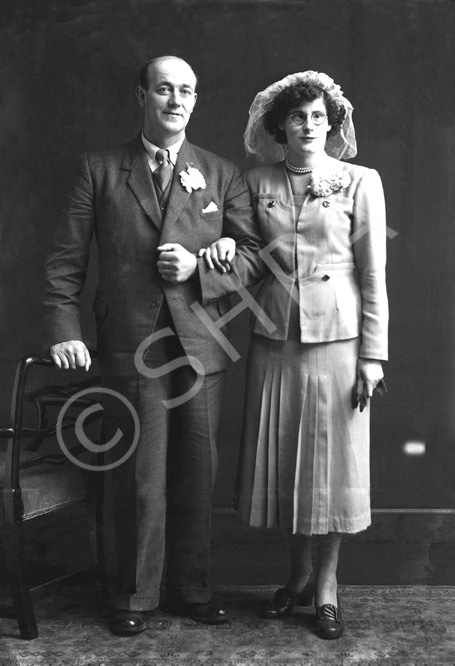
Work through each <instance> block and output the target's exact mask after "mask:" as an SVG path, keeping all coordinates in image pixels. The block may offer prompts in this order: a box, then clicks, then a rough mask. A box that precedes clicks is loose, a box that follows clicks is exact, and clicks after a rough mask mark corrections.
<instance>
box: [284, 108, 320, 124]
mask: <svg viewBox="0 0 455 666" xmlns="http://www.w3.org/2000/svg"><path fill="white" fill-rule="evenodd" d="M288 118H290V119H291V122H293V123H294V125H303V123H304V122H305V121H306V120H308V119H309V118H311V122H312V123H313V125H322V123H323V122H324V120H325V119H326V118H327V114H326V113H324V112H323V111H313V112H312V113H303V111H294V112H293V113H290V114H289V116H288Z"/></svg>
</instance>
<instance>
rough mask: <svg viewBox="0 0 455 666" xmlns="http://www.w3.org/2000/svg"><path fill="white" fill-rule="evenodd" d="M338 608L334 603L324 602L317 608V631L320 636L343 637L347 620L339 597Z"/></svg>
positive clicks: (328, 637) (329, 637)
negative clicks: (342, 614)
mask: <svg viewBox="0 0 455 666" xmlns="http://www.w3.org/2000/svg"><path fill="white" fill-rule="evenodd" d="M337 603H338V608H337V607H336V606H333V605H332V604H324V605H323V606H319V607H318V608H316V633H317V634H318V636H319V637H320V638H325V639H328V640H330V639H332V638H341V636H342V635H343V632H344V627H345V622H344V620H343V618H342V616H341V606H340V600H339V598H338V597H337Z"/></svg>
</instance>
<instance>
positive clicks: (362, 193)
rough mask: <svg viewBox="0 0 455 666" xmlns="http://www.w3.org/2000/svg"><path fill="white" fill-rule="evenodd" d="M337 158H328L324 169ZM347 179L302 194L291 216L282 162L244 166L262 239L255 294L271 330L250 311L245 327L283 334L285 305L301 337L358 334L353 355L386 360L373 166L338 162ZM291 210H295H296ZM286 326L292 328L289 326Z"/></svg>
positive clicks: (380, 221)
mask: <svg viewBox="0 0 455 666" xmlns="http://www.w3.org/2000/svg"><path fill="white" fill-rule="evenodd" d="M340 164H341V163H340V162H338V161H337V160H334V159H332V158H328V160H327V170H328V174H327V175H330V173H331V170H332V171H333V170H335V169H336V170H339V168H340ZM342 167H343V169H344V170H345V171H346V172H347V174H348V175H349V178H350V181H351V182H350V184H349V185H348V186H347V187H345V188H343V189H340V190H338V191H337V192H334V193H331V194H330V195H329V196H326V197H317V196H315V195H313V194H311V193H309V194H308V195H307V196H306V197H305V200H304V202H303V205H302V208H301V211H300V214H299V215H298V218H297V219H296V213H295V210H296V209H295V207H294V201H293V194H292V190H291V186H290V182H289V179H288V177H287V173H286V168H285V165H284V162H279V163H276V164H272V165H268V166H263V167H258V168H255V169H252V170H251V171H248V172H247V173H246V176H245V177H246V182H247V185H248V188H249V190H250V193H251V195H252V197H253V202H254V206H255V210H256V216H257V221H258V225H259V228H260V231H261V234H262V237H263V239H264V240H265V242H266V245H265V247H264V248H263V249H262V250H261V256H262V258H263V259H264V262H265V264H266V265H267V268H268V274H267V277H266V279H265V281H264V282H263V283H262V286H261V288H260V290H259V292H258V294H257V296H256V301H257V304H258V305H259V306H260V308H261V309H262V310H263V311H264V312H265V314H266V315H267V316H268V317H269V318H270V319H271V320H272V322H273V324H274V326H275V329H274V330H273V331H270V327H269V328H268V329H267V328H266V327H265V326H264V323H263V322H264V321H265V318H264V317H263V316H259V317H258V316H253V319H252V330H253V331H254V332H255V333H258V334H260V335H263V336H266V337H269V338H273V339H276V340H285V339H287V338H288V337H289V321H290V316H291V309H293V308H296V309H297V311H298V320H299V322H300V340H301V342H304V343H315V342H329V341H333V340H343V339H348V338H353V337H357V336H358V335H361V347H360V356H362V357H365V358H373V359H379V360H386V359H387V326H388V303H387V292H386V282H385V265H386V223H385V204H384V194H383V189H382V184H381V180H380V177H379V175H378V173H377V172H376V171H375V170H373V169H367V168H365V167H361V166H356V165H352V164H347V163H342ZM297 210H298V209H297ZM291 333H292V332H291Z"/></svg>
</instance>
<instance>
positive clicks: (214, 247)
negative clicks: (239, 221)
mask: <svg viewBox="0 0 455 666" xmlns="http://www.w3.org/2000/svg"><path fill="white" fill-rule="evenodd" d="M235 248H236V242H235V240H234V239H233V238H219V239H218V240H217V241H215V242H214V243H212V244H211V245H209V247H208V248H201V249H200V250H199V252H198V253H197V256H198V257H204V259H205V263H206V264H207V266H208V267H209V268H217V269H218V270H219V271H220V272H221V273H228V272H229V271H231V270H232V268H231V262H232V260H233V259H234V257H235Z"/></svg>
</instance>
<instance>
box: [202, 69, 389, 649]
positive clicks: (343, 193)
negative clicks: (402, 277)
mask: <svg viewBox="0 0 455 666" xmlns="http://www.w3.org/2000/svg"><path fill="white" fill-rule="evenodd" d="M245 146H246V149H247V152H249V153H250V154H255V155H256V156H257V157H259V159H260V160H261V161H263V162H267V161H268V162H272V163H270V164H268V165H267V166H260V167H257V168H255V169H252V170H251V171H249V172H247V173H246V181H247V184H248V187H249V189H250V192H251V195H252V197H253V201H254V205H255V210H256V215H257V220H258V224H259V226H260V230H261V233H262V235H263V238H264V240H265V241H266V243H267V245H266V247H265V249H264V250H263V251H262V254H263V258H264V263H265V264H266V266H267V269H268V274H267V277H266V279H265V281H264V282H263V284H262V286H261V288H260V290H259V293H258V295H257V297H256V301H257V303H258V305H259V306H260V307H261V308H262V310H263V311H264V313H265V314H266V315H267V316H268V317H269V318H270V320H271V321H272V322H273V324H274V326H275V328H274V329H273V330H270V326H269V327H268V328H267V327H266V326H265V325H264V317H259V318H255V319H254V320H253V322H252V338H251V343H250V350H249V357H248V365H247V387H246V403H245V415H244V424H243V435H242V451H241V460H240V474H239V505H238V510H239V515H240V516H241V517H242V518H243V519H244V520H246V521H247V522H248V523H249V524H250V525H254V526H266V527H276V526H282V527H284V528H286V529H287V530H288V531H289V534H290V537H289V550H290V564H291V571H290V577H289V579H288V581H287V583H286V585H285V586H284V588H281V589H279V590H277V592H276V593H275V595H274V597H273V599H271V600H270V601H269V602H268V603H267V604H266V605H265V606H264V607H263V609H262V616H263V617H266V618H280V617H283V616H284V615H286V614H288V613H290V612H291V611H292V608H293V607H294V606H296V605H309V604H311V603H312V601H313V597H314V600H315V606H316V630H317V632H318V634H319V635H320V636H321V637H322V638H339V637H340V636H341V635H342V633H343V630H344V622H343V619H342V615H341V609H340V603H339V600H338V597H337V578H336V572H337V564H338V554H339V548H340V544H341V541H342V537H343V534H348V533H356V532H359V531H361V530H364V529H365V528H366V527H367V526H368V525H369V524H370V522H371V517H370V486H369V407H368V404H366V406H365V403H367V398H369V397H371V395H372V393H373V390H374V389H375V387H376V386H377V385H378V384H380V383H381V384H382V378H383V371H382V366H381V361H382V360H385V359H386V358H387V321H388V310H387V295H386V286H385V258H386V249H385V246H386V233H385V232H386V227H385V206H384V197H383V190H382V186H381V181H380V178H379V176H378V174H377V172H376V171H374V170H372V169H367V168H365V167H361V166H355V165H351V164H347V163H344V162H340V161H339V159H340V158H341V157H343V158H351V157H354V155H355V154H356V142H355V132H354V126H353V123H352V106H351V104H350V103H349V102H348V100H347V99H346V98H345V97H344V96H343V94H342V91H341V89H340V87H339V86H337V85H335V84H334V82H333V80H332V79H331V78H330V77H328V76H327V75H325V74H322V73H317V72H312V71H307V72H302V73H297V74H292V75H289V76H287V77H285V78H284V79H283V80H281V81H278V82H277V83H274V84H272V85H271V86H269V87H268V88H267V89H266V90H264V91H263V92H261V93H259V94H258V95H257V96H256V98H255V100H254V102H253V104H252V106H251V108H250V119H249V122H248V126H247V129H246V132H245ZM280 157H281V161H278V162H277V161H276V160H277V158H278V159H280ZM283 157H284V158H285V159H283ZM224 251H225V249H223V247H222V245H220V242H219V243H218V244H214V245H213V246H212V247H211V248H210V249H209V250H208V251H206V259H207V260H209V259H211V260H213V259H214V258H218V257H219V256H220V255H223V253H224ZM221 258H223V256H221ZM359 401H360V403H361V404H359ZM357 405H358V406H359V409H356V406H357ZM313 536H317V542H318V543H317V554H318V568H317V572H316V573H314V572H313V567H312V558H311V550H312V548H311V539H312V537H313Z"/></svg>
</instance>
